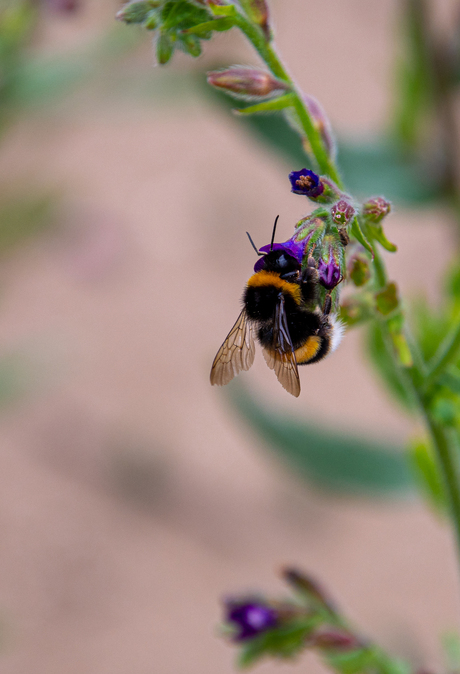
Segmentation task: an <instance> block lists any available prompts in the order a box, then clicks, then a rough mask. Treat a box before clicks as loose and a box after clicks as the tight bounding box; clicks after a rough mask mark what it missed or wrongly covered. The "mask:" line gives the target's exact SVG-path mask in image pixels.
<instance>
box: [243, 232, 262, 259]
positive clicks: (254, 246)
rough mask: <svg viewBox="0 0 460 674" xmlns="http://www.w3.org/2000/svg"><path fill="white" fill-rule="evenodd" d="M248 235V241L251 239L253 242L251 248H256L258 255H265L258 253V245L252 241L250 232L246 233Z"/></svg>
mask: <svg viewBox="0 0 460 674" xmlns="http://www.w3.org/2000/svg"><path fill="white" fill-rule="evenodd" d="M246 234H247V235H248V239H249V241H250V242H251V246H252V247H253V248H254V250H255V251H256V253H257V255H263V253H259V251H258V249H257V247H256V244H255V243H254V241H253V240H252V239H251V235H250V234H249V232H246Z"/></svg>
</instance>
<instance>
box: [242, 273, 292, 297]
mask: <svg viewBox="0 0 460 674" xmlns="http://www.w3.org/2000/svg"><path fill="white" fill-rule="evenodd" d="M247 285H248V287H249V288H261V287H263V286H275V288H279V290H282V291H283V292H285V293H288V294H289V295H291V297H292V299H293V300H294V301H295V302H296V303H297V304H301V303H302V295H301V293H300V286H299V284H298V283H289V282H288V281H284V280H283V279H282V278H280V275H279V274H277V273H276V272H275V271H258V272H257V273H256V274H254V275H253V276H251V278H250V279H249V281H248V284H247Z"/></svg>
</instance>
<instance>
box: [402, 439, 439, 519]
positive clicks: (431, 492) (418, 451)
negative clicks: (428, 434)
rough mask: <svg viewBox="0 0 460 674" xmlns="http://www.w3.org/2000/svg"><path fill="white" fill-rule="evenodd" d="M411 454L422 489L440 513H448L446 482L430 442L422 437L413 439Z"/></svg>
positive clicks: (410, 448) (429, 501)
mask: <svg viewBox="0 0 460 674" xmlns="http://www.w3.org/2000/svg"><path fill="white" fill-rule="evenodd" d="M409 456H410V459H411V461H412V465H413V468H414V474H415V478H416V480H417V483H418V485H419V487H420V491H421V492H422V493H423V494H424V496H425V498H426V499H427V501H428V503H429V504H430V505H431V506H432V507H433V508H434V509H435V510H436V511H437V512H438V513H446V512H447V511H448V505H447V497H446V493H445V489H444V482H443V479H442V476H441V475H440V473H439V468H438V464H437V461H436V459H435V457H434V454H433V450H432V448H431V446H430V444H429V443H428V442H427V440H426V439H422V438H417V439H415V440H412V442H411V443H410V446H409Z"/></svg>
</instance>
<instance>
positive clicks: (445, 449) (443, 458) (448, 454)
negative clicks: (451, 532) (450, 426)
mask: <svg viewBox="0 0 460 674" xmlns="http://www.w3.org/2000/svg"><path fill="white" fill-rule="evenodd" d="M421 407H422V410H423V414H424V417H425V422H426V424H427V426H428V429H429V431H430V435H431V439H432V442H433V446H434V447H435V449H436V455H437V458H438V465H439V468H440V471H441V475H442V477H443V480H444V487H445V490H446V494H447V498H448V501H449V507H450V514H451V519H452V522H453V525H454V529H455V537H456V542H457V554H458V558H459V561H460V490H459V484H458V470H457V462H456V459H455V453H456V452H455V447H453V443H452V442H451V441H450V440H449V438H448V435H447V433H446V430H445V429H444V428H443V427H442V426H441V425H440V424H439V423H437V422H436V421H435V419H433V416H432V414H431V413H430V410H429V408H428V406H427V404H426V403H425V402H423V401H421Z"/></svg>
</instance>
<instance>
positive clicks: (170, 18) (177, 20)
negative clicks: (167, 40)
mask: <svg viewBox="0 0 460 674" xmlns="http://www.w3.org/2000/svg"><path fill="white" fill-rule="evenodd" d="M210 18H211V16H210V14H209V12H208V11H206V9H203V8H200V7H197V6H196V5H192V4H191V3H190V2H186V0H179V2H167V3H166V4H165V5H164V7H163V9H162V11H161V23H162V29H163V30H164V31H172V32H178V31H181V30H186V29H188V28H193V26H198V25H199V24H202V23H205V22H207V21H209V19H210Z"/></svg>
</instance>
